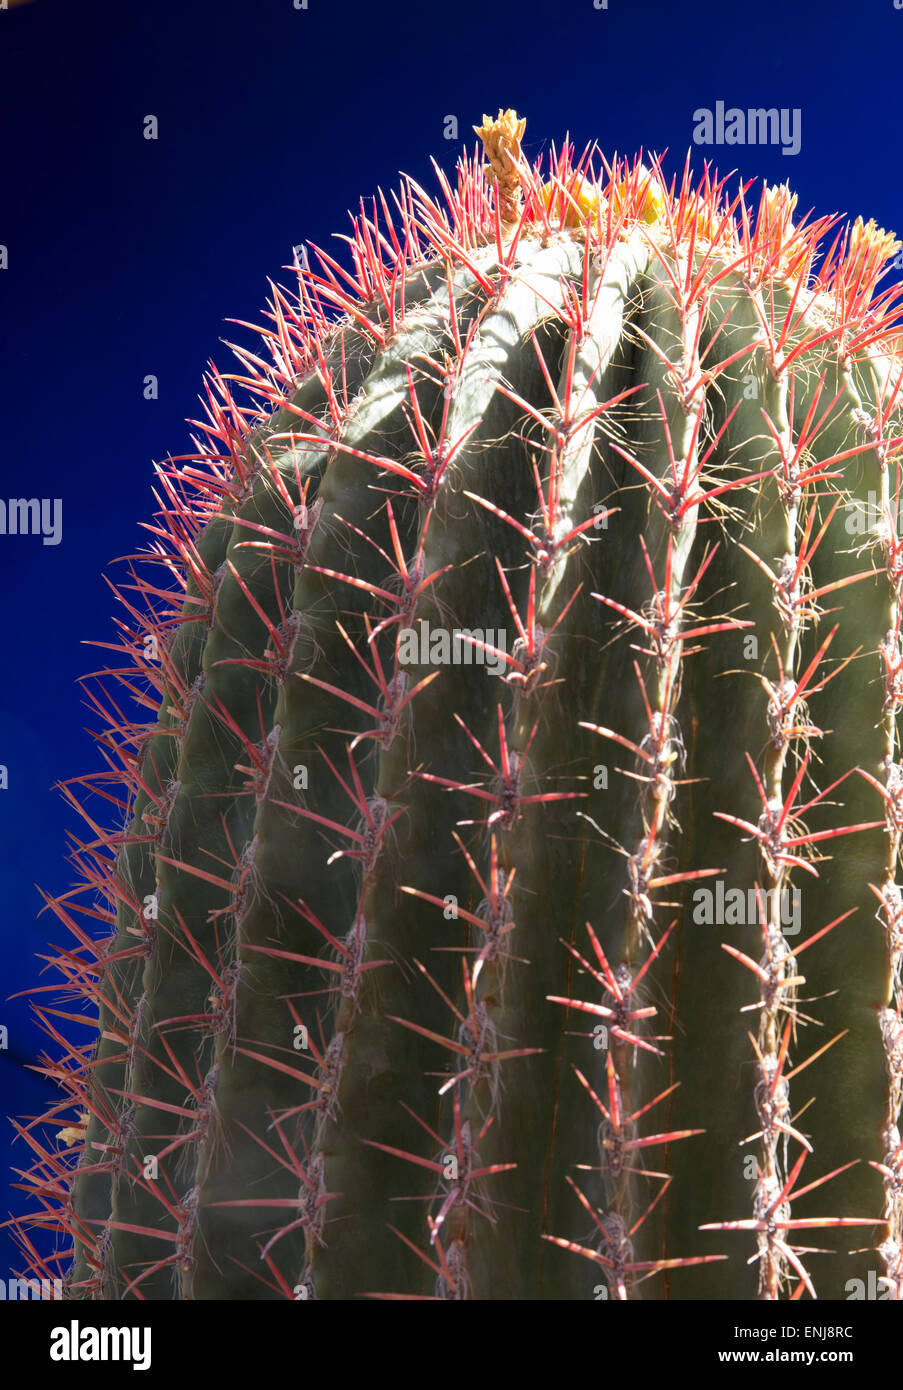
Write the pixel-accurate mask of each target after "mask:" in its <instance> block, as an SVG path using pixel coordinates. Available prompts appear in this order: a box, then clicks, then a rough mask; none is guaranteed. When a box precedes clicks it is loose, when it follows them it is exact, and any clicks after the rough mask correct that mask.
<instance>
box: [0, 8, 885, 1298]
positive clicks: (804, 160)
mask: <svg viewBox="0 0 903 1390" xmlns="http://www.w3.org/2000/svg"><path fill="white" fill-rule="evenodd" d="M898 3H901V4H903V0H898ZM901 52H903V9H896V8H895V7H894V0H865V3H863V4H861V5H858V6H856V7H855V8H853V7H850V6H848V5H842V6H841V5H838V6H837V7H836V8H835V9H834V10H832V9H831V7H830V5H829V6H825V4H823V3H813V0H794V3H792V4H788V3H787V2H786V0H758V3H757V4H756V5H755V6H733V7H732V6H729V5H727V4H725V3H724V0H719V3H714V0H691V3H689V4H671V5H664V4H657V5H650V4H645V3H642V0H609V5H608V8H607V9H605V8H600V9H596V8H594V3H593V0H555V3H554V4H553V3H551V0H532V3H530V0H495V3H493V4H491V5H490V4H487V3H486V0H455V3H430V4H427V5H423V4H421V3H419V0H418V3H416V4H414V3H404V0H369V3H360V0H352V3H348V0H307V8H306V9H295V8H294V3H293V0H254V3H253V4H251V3H247V0H245V3H237V2H236V0H232V3H230V0H217V2H216V3H213V0H154V2H153V3H152V4H147V3H139V0H102V2H101V3H92V4H88V3H85V4H82V3H77V2H76V0H34V2H33V3H26V4H24V5H19V4H15V0H14V4H13V7H11V8H9V9H7V10H0V91H2V93H3V120H2V122H0V152H2V160H0V171H2V173H0V180H2V182H0V244H2V245H5V246H6V247H7V248H8V259H9V265H8V269H6V270H3V271H2V272H0V305H2V308H0V315H2V318H0V322H2V325H3V333H2V342H0V497H2V498H3V499H7V498H9V497H15V496H19V497H21V496H38V497H45V498H55V497H59V498H61V499H62V503H63V533H62V543H61V544H59V545H58V546H44V545H42V543H41V540H40V538H39V537H37V536H0V615H2V653H3V679H2V682H0V763H4V764H6V766H7V767H8V769H9V788H8V789H7V790H5V791H0V873H2V877H0V883H2V902H0V967H2V970H0V1023H2V1024H5V1025H6V1027H7V1028H8V1030H9V1043H8V1048H7V1049H6V1050H5V1051H2V1050H0V1189H2V1190H0V1220H2V1219H3V1218H4V1217H5V1216H6V1215H7V1213H8V1212H11V1211H21V1210H22V1209H23V1202H24V1199H23V1198H22V1196H21V1195H20V1194H19V1193H17V1192H15V1191H14V1190H11V1189H10V1188H9V1187H8V1186H7V1185H6V1184H7V1179H9V1180H10V1181H12V1180H13V1179H12V1177H11V1175H10V1174H9V1164H10V1163H11V1162H16V1163H19V1164H21V1165H22V1166H27V1164H28V1156H27V1153H26V1150H25V1148H24V1145H23V1144H21V1143H19V1142H17V1143H16V1144H15V1145H12V1144H11V1143H10V1140H11V1139H12V1135H13V1130H12V1126H11V1125H10V1124H9V1123H8V1121H6V1120H4V1119H3V1118H2V1117H3V1116H4V1115H6V1114H13V1115H18V1116H22V1115H23V1114H27V1115H33V1114H36V1113H38V1112H39V1111H40V1110H42V1109H43V1108H44V1107H45V1106H47V1105H48V1104H49V1103H50V1102H51V1101H52V1099H53V1098H54V1096H55V1094H56V1093H55V1091H54V1089H53V1088H52V1087H51V1086H49V1085H48V1084H46V1082H45V1081H44V1080H43V1079H42V1078H40V1077H38V1076H36V1074H35V1073H34V1072H33V1071H30V1070H28V1069H27V1068H28V1065H29V1064H34V1063H35V1061H36V1060H37V1057H38V1054H39V1053H40V1051H41V1050H42V1049H43V1047H44V1045H45V1044H44V1039H43V1036H42V1034H41V1033H40V1031H39V1030H38V1028H37V1027H36V1025H35V1024H34V1022H33V1020H32V1017H31V1013H30V1008H29V1005H28V1003H27V1001H26V1000H22V999H17V1000H13V1001H11V1002H6V998H5V997H6V996H7V995H9V994H12V993H14V992H15V991H17V990H22V989H25V988H27V987H29V986H32V985H35V984H37V983H41V982H46V981H47V980H49V979H50V978H51V977H50V975H49V974H48V975H46V976H44V977H43V979H42V978H41V977H40V975H39V971H40V970H41V968H42V967H41V963H40V962H39V961H38V960H37V959H36V955H37V954H38V953H39V952H41V951H42V950H45V949H46V945H47V943H48V941H52V942H56V943H59V944H60V945H63V944H68V936H67V933H66V932H65V930H64V928H63V927H62V925H61V924H59V923H57V922H56V919H55V918H53V916H52V915H51V913H50V912H49V910H48V911H45V912H44V913H43V915H40V916H39V912H40V909H41V905H42V903H41V898H40V895H39V893H38V890H37V887H36V885H37V884H40V886H41V887H42V888H43V889H44V890H45V891H46V892H47V893H48V894H51V895H56V894H60V893H62V892H65V891H66V890H67V889H68V888H69V887H71V886H73V884H74V882H75V873H74V871H73V870H72V869H71V867H70V866H69V865H68V864H67V858H66V856H67V839H66V837H67V832H69V833H74V834H77V835H83V838H89V836H88V835H87V834H86V833H83V827H82V823H81V822H80V820H79V819H78V818H77V817H76V816H75V814H74V813H73V812H71V811H69V810H68V809H67V807H66V805H65V803H64V801H63V800H62V797H61V795H60V793H59V791H58V790H54V783H55V782H57V781H62V780H65V779H68V778H73V777H76V776H78V775H80V774H82V773H86V772H90V771H94V770H97V769H99V768H100V767H101V765H102V764H101V761H100V755H99V753H98V751H97V750H96V749H95V747H94V744H93V742H92V740H91V738H90V736H89V733H88V732H87V730H88V729H92V728H94V729H96V728H98V727H99V723H100V721H99V720H98V718H97V717H96V716H95V715H93V714H92V712H91V711H90V709H89V708H88V707H87V704H86V700H85V696H84V694H83V692H82V691H81V690H80V688H79V687H78V686H77V684H76V681H77V678H78V677H79V676H81V675H84V674H86V673H88V672H90V671H93V670H96V669H99V668H101V667H103V666H104V665H106V664H109V665H115V664H117V662H116V659H115V657H114V655H113V654H112V653H104V652H103V651H100V650H98V649H97V648H91V647H85V646H84V645H82V643H83V642H84V641H86V640H93V641H116V640H117V638H116V630H115V628H114V625H113V618H114V616H115V615H116V611H117V608H118V607H119V605H118V604H117V603H116V602H115V600H114V598H113V596H112V594H111V591H110V589H109V587H108V586H107V584H106V583H105V582H104V578H103V575H104V571H105V569H108V572H109V574H110V575H111V577H113V578H114V580H115V579H116V578H117V577H118V576H121V577H123V578H124V577H125V571H124V568H123V566H121V565H113V564H111V563H110V562H111V561H113V559H114V557H116V556H119V555H127V554H130V553H134V552H135V551H136V550H138V549H139V548H142V547H145V546H146V545H147V543H148V536H147V533H146V532H144V531H143V530H142V529H141V527H140V525H139V523H140V522H141V521H142V520H144V521H149V520H150V519H151V517H152V514H153V512H154V510H155V504H154V500H153V497H152V495H151V485H152V481H153V474H152V468H151V465H152V461H154V460H162V459H163V458H165V457H166V455H167V454H168V453H173V454H179V453H183V452H188V451H190V450H191V448H192V445H191V441H190V437H189V436H190V430H189V427H188V426H187V425H186V424H185V419H186V417H192V416H194V417H200V415H201V410H200V407H199V404H198V393H199V391H200V390H201V378H202V373H203V371H204V369H205V367H206V366H207V363H208V361H209V360H210V359H211V358H212V359H213V360H214V361H215V362H216V364H217V366H218V367H219V368H220V370H221V371H230V370H232V369H233V367H234V365H235V364H234V360H233V359H232V356H231V354H230V352H229V351H228V349H227V348H226V347H225V346H224V345H223V343H222V342H221V341H220V340H221V339H222V338H231V339H232V340H233V341H237V342H241V343H244V344H245V345H247V346H251V347H254V346H255V341H254V337H253V335H252V334H251V333H249V332H248V331H247V330H243V329H239V328H237V327H235V326H234V325H231V324H228V323H226V319H227V318H230V317H233V318H237V319H245V320H249V321H252V322H254V321H260V317H261V313H262V311H263V309H264V308H265V301H266V298H267V294H268V286H267V283H266V277H267V276H270V277H272V278H273V279H274V280H276V281H278V282H280V283H282V284H284V285H286V286H288V285H289V284H290V283H291V279H292V276H291V273H290V272H288V271H283V270H282V267H283V266H285V265H287V264H288V263H289V262H290V261H291V258H292V247H293V245H294V244H296V243H298V242H302V241H308V242H313V243H317V244H319V245H321V246H323V247H327V248H329V249H330V251H331V252H333V253H334V254H339V255H340V253H337V252H336V244H335V243H333V244H332V245H330V237H331V236H332V234H333V233H343V232H346V231H348V230H349V224H348V210H349V209H351V210H353V209H354V208H355V207H356V204H357V201H358V199H359V198H360V197H361V196H368V195H372V194H373V193H375V192H376V190H377V188H378V187H382V188H383V190H385V191H387V192H388V191H389V190H391V189H392V188H393V187H395V186H396V185H397V182H398V172H399V171H400V170H402V169H403V170H405V171H406V172H407V173H409V174H411V175H412V176H413V177H414V178H416V179H417V180H419V181H420V182H422V183H424V185H425V186H426V187H427V188H428V189H429V190H430V191H433V190H434V189H435V186H436V185H435V181H434V179H433V176H432V173H431V169H430V163H429V161H430V157H434V158H435V159H436V160H437V161H438V162H439V163H440V165H441V166H442V167H443V168H444V169H445V170H446V171H447V172H449V173H451V172H452V171H453V169H454V163H455V160H456V158H457V155H458V153H459V152H460V148H461V143H462V142H463V141H466V143H467V146H468V148H469V149H470V148H472V146H473V143H474V137H473V136H472V134H471V131H470V127H471V125H472V124H473V123H477V124H479V122H480V119H481V116H482V113H483V112H484V111H486V112H488V113H490V114H491V115H494V114H495V112H496V110H497V109H498V107H499V106H514V107H515V108H516V109H517V110H518V112H519V113H521V114H524V115H526V116H527V120H528V125H527V134H526V137H525V141H524V148H525V152H526V153H527V155H528V156H530V157H532V158H535V157H536V156H537V155H539V154H540V153H542V152H544V151H545V150H547V149H548V147H549V145H550V143H551V142H552V141H555V142H556V143H559V144H560V142H561V140H562V139H563V137H564V135H565V133H566V132H568V131H569V132H570V134H571V137H572V138H573V139H574V141H575V142H576V144H577V147H578V149H582V148H583V146H584V145H585V144H586V143H588V142H589V141H591V140H597V141H598V142H599V145H600V148H601V150H602V152H603V153H604V154H605V155H606V157H608V158H609V159H610V158H611V157H612V155H613V154H614V153H615V151H617V152H618V153H619V154H622V155H623V154H629V155H633V154H635V153H637V152H638V151H639V150H640V149H641V148H642V149H645V150H652V151H656V152H659V153H661V152H662V151H664V150H665V149H666V148H667V149H668V151H669V154H668V156H667V158H666V160H665V170H666V172H667V173H669V174H671V173H674V172H679V171H680V169H681V168H682V165H683V160H684V158H685V156H686V152H687V150H688V148H691V145H692V132H693V112H694V110H695V109H696V108H697V107H710V108H714V107H715V103H716V102H717V101H718V100H722V101H724V102H725V103H726V105H728V106H738V107H741V108H747V107H772V106H774V107H778V108H781V107H787V108H799V109H800V111H801V133H802V147H801V150H800V152H799V154H797V155H796V156H794V157H787V156H784V155H782V154H781V150H780V147H775V146H770V147H769V146H762V147H756V148H753V149H750V148H747V147H742V146H740V147H723V148H716V149H703V148H699V147H692V162H693V167H694V170H695V171H696V172H697V173H698V174H701V172H702V166H703V162H704V160H705V159H707V158H709V159H711V160H712V161H713V163H714V164H715V166H716V167H717V169H718V172H719V173H720V174H722V175H724V174H727V173H729V172H730V171H731V170H733V169H735V168H736V169H739V171H740V173H741V174H742V175H743V177H745V178H750V177H753V176H755V177H764V178H767V179H768V181H769V182H782V181H784V180H789V181H790V183H791V187H792V188H793V189H794V191H796V192H797V193H798V194H799V199H800V203H799V208H798V211H804V210H807V209H809V208H814V209H815V212H816V214H818V215H824V214H828V213H834V212H840V213H844V214H849V215H850V216H851V217H855V216H856V215H857V214H858V213H861V214H862V215H863V216H864V217H865V218H868V217H869V216H872V217H874V218H875V219H876V221H877V222H878V223H879V224H880V225H882V226H884V227H891V228H895V229H896V230H897V231H901V230H903V185H901V182H900V178H899V168H900V151H899V131H900V120H899V90H898V76H897V75H898V73H899V70H900V57H901ZM149 114H153V115H155V116H156V117H157V118H158V121H159V138H158V139H157V140H153V141H150V140H146V139H144V138H143V122H144V118H145V116H147V115H149ZM449 115H453V116H456V117H457V119H458V123H459V130H460V138H459V139H458V140H457V141H447V140H445V139H444V138H443V131H444V128H445V127H444V123H445V121H446V118H447V117H448V116H449ZM757 196H758V185H757V186H756V188H755V189H754V190H753V193H752V195H751V197H752V199H753V201H755V200H756V199H757ZM340 258H341V256H340ZM148 374H154V375H155V376H156V377H157V378H158V381H159V398H158V399H157V400H151V401H148V400H145V399H144V397H143V382H144V378H145V376H146V375H148ZM123 616H125V615H124V614H123ZM95 807H97V808H98V810H99V805H98V803H97V802H96V800H95ZM19 1267H20V1262H19V1259H18V1256H17V1254H16V1250H15V1247H14V1245H13V1243H12V1241H11V1240H10V1239H9V1233H8V1232H4V1231H0V1277H8V1273H7V1272H8V1271H9V1272H12V1271H15V1270H16V1269H18V1268H19Z"/></svg>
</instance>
